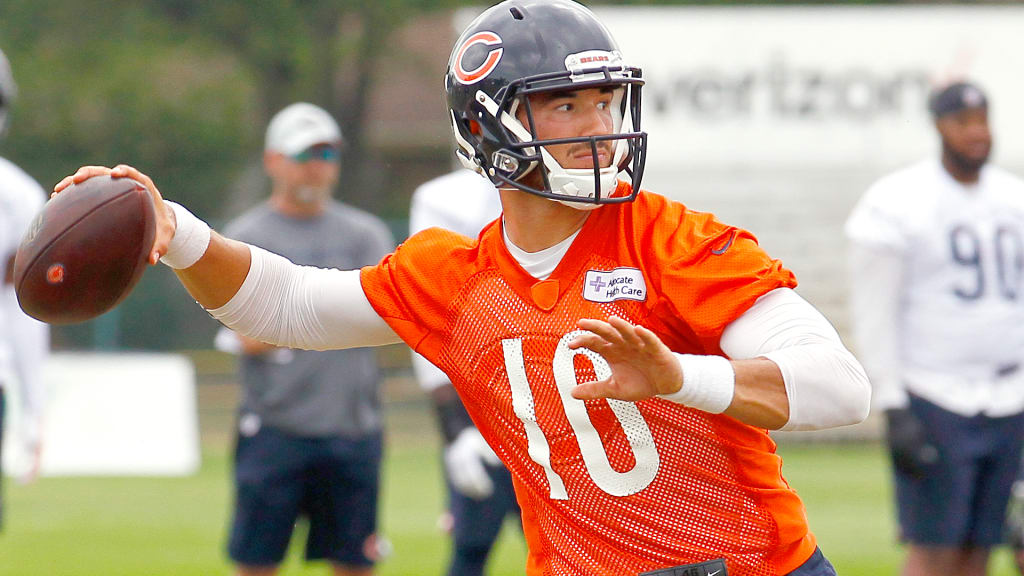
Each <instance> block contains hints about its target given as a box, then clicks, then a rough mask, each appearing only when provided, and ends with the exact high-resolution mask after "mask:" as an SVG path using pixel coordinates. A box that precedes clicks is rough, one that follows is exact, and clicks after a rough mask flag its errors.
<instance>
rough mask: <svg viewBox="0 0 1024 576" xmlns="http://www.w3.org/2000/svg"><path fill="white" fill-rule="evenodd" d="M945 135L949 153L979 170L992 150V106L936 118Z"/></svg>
mask: <svg viewBox="0 0 1024 576" xmlns="http://www.w3.org/2000/svg"><path fill="white" fill-rule="evenodd" d="M936 126H937V127H938V129H939V134H940V135H941V136H942V146H943V149H944V151H945V153H946V154H949V155H951V156H953V158H954V159H955V160H956V161H958V162H962V163H963V164H964V165H965V166H966V167H968V168H971V169H974V170H977V169H979V168H981V166H983V165H984V164H985V162H986V161H987V160H988V157H989V154H990V153H991V152H992V132H991V131H990V130H989V125H988V110H986V109H984V108H969V109H966V110H962V111H960V112H957V113H954V114H948V115H946V116H943V117H942V118H939V120H938V121H937V122H936Z"/></svg>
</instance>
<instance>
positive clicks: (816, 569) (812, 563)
mask: <svg viewBox="0 0 1024 576" xmlns="http://www.w3.org/2000/svg"><path fill="white" fill-rule="evenodd" d="M787 576H837V575H836V569H835V568H834V567H833V566H832V563H831V562H829V561H828V558H825V555H824V554H822V553H821V548H816V549H815V550H814V554H811V557H810V558H808V559H807V562H804V563H803V564H801V565H800V567H799V568H797V569H796V570H793V571H792V572H790V573H789V574H787Z"/></svg>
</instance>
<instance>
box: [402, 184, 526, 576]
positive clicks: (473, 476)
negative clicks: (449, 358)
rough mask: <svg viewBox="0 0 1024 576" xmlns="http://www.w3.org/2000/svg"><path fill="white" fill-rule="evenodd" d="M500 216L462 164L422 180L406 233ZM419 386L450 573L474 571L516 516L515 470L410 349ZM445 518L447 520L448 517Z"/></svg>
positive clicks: (492, 192)
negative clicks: (443, 491)
mask: <svg viewBox="0 0 1024 576" xmlns="http://www.w3.org/2000/svg"><path fill="white" fill-rule="evenodd" d="M500 216H501V201H500V199H499V197H498V191H497V189H495V188H494V185H493V184H491V182H490V180H488V179H486V178H484V177H483V176H481V175H479V174H477V173H475V172H472V171H470V170H466V169H462V168H459V169H456V170H455V171H453V172H450V173H448V174H445V175H443V176H439V177H437V178H434V179H433V180H430V181H428V182H424V183H423V184H422V185H420V186H419V187H417V188H416V190H415V191H414V192H413V195H412V203H411V207H410V209H409V235H410V236H411V235H413V234H416V233H417V232H420V231H421V230H425V229H427V228H432V227H435V226H437V227H440V228H446V229H448V230H452V231H455V232H458V233H460V234H463V235H465V236H469V237H471V238H476V237H477V235H478V234H479V233H480V230H481V229H482V228H483V227H484V225H486V224H488V223H489V222H491V221H493V220H494V219H495V218H498V217H500ZM412 367H413V371H414V373H415V375H416V380H417V381H418V382H419V384H420V387H422V388H423V390H424V391H426V392H428V393H429V394H430V398H431V401H432V403H433V405H434V409H435V411H436V414H437V420H438V426H439V427H440V429H441V435H442V438H443V440H444V449H443V462H444V471H445V484H446V486H447V489H448V511H449V515H450V516H447V519H448V520H450V522H451V524H450V526H446V528H450V533H451V537H452V556H451V560H450V562H449V564H448V571H447V575H448V576H479V575H482V574H483V573H484V566H485V565H486V563H487V557H488V555H489V554H490V552H491V548H492V547H493V546H494V542H495V541H496V540H497V538H498V534H499V533H500V532H501V527H502V525H503V524H504V521H505V518H506V517H508V516H515V518H516V519H517V520H518V518H519V505H518V504H517V502H516V495H515V491H514V489H513V487H512V476H511V475H510V474H509V472H508V470H507V469H506V468H505V467H504V466H503V465H502V464H501V461H500V460H499V459H498V456H497V455H496V454H495V453H494V451H493V450H491V448H490V446H488V445H487V442H485V441H484V438H483V436H482V435H481V434H480V432H479V431H478V430H477V429H476V427H475V426H474V425H473V421H472V420H470V418H469V414H467V413H466V408H465V407H464V406H463V405H462V401H461V400H459V396H458V394H457V393H456V392H455V387H454V386H452V383H451V380H449V379H448V376H447V375H445V373H444V372H442V371H441V370H440V369H439V368H437V367H436V366H434V365H433V364H431V363H430V361H429V360H427V359H426V358H424V357H423V356H420V355H419V354H417V353H415V352H413V353H412ZM445 524H447V522H445Z"/></svg>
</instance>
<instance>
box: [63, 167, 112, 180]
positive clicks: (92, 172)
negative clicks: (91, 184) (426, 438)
mask: <svg viewBox="0 0 1024 576" xmlns="http://www.w3.org/2000/svg"><path fill="white" fill-rule="evenodd" d="M107 174H110V168H107V167H106V166H82V167H81V168H79V169H78V170H76V171H75V173H74V174H73V175H72V176H71V179H72V181H74V183H75V184H81V183H82V182H85V181H86V180H88V179H89V178H92V177H93V176H106V175H107Z"/></svg>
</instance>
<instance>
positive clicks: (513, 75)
mask: <svg viewBox="0 0 1024 576" xmlns="http://www.w3.org/2000/svg"><path fill="white" fill-rule="evenodd" d="M608 86H610V87H612V88H614V89H615V90H614V92H613V101H612V111H613V116H614V127H613V130H612V133H610V134H607V135H598V136H581V137H577V138H560V139H557V140H538V139H537V138H536V137H535V132H534V131H533V129H532V127H533V126H534V121H533V114H532V112H531V111H530V108H529V106H530V103H529V99H528V98H527V96H529V95H531V94H537V93H543V92H564V91H567V90H580V89H584V88H597V87H608ZM642 86H643V79H642V77H641V71H640V69H639V68H637V67H633V66H628V65H627V64H626V63H625V62H624V61H623V59H622V54H621V53H620V52H619V48H618V45H617V43H616V42H615V39H614V38H612V36H611V34H610V33H609V32H608V30H607V29H606V28H605V27H604V25H603V24H602V23H601V22H600V21H599V20H598V19H597V17H596V16H594V14H593V13H592V12H591V11H590V10H588V9H587V8H585V7H583V6H581V5H580V4H577V3H576V2H572V1H570V0H508V1H506V2H502V3H501V4H498V5H496V6H493V7H491V8H490V9H488V10H487V11H485V12H484V13H483V14H481V15H480V16H479V17H477V18H476V20H474V21H473V22H472V23H471V24H470V25H469V27H467V28H466V30H465V32H463V33H462V36H461V37H460V38H459V40H458V42H456V43H455V48H454V49H453V50H452V54H451V57H450V59H449V61H448V72H447V74H446V75H445V90H446V92H447V96H448V108H449V112H450V114H451V122H452V128H453V130H454V132H455V139H456V141H457V142H458V144H459V147H458V149H457V150H456V153H457V154H458V156H459V158H460V160H461V161H462V163H463V164H464V165H465V166H466V167H467V168H470V169H473V170H476V171H478V172H480V173H482V174H484V175H485V176H487V177H488V178H490V179H491V181H492V182H493V183H494V184H495V185H497V186H499V187H506V188H507V187H514V188H518V189H520V190H525V191H527V192H530V193H533V194H537V195H540V196H544V197H546V198H550V199H552V200H557V201H560V202H563V203H566V204H569V205H571V206H574V207H577V208H594V207H596V206H597V205H599V204H605V203H613V202H628V201H632V200H633V199H634V198H635V197H636V191H637V190H639V188H640V179H641V177H642V175H643V169H644V159H645V156H646V150H647V134H646V133H645V132H642V131H641V130H640V92H641V87H642ZM520 107H525V108H524V109H523V110H522V111H523V112H524V115H525V117H526V118H527V120H528V121H527V122H525V123H524V122H520V121H519V120H518V119H517V116H516V113H517V112H518V111H520ZM600 141H611V142H612V147H611V148H612V162H611V165H610V166H607V167H601V166H600V165H599V163H598V142H600ZM580 142H583V143H588V144H589V145H590V148H591V150H592V151H593V155H594V164H593V166H594V168H586V169H568V168H563V167H562V166H561V165H559V163H558V162H557V161H556V160H555V159H554V158H553V157H552V156H551V155H550V154H549V153H548V151H547V150H546V149H545V147H546V146H550V145H555V144H569V143H580ZM533 170H540V171H541V172H540V173H541V175H542V181H543V188H537V187H532V186H529V185H527V184H525V183H523V181H522V178H523V177H524V176H526V175H527V174H529V173H531V172H532V171H533ZM623 172H625V173H627V174H628V175H629V178H630V181H631V183H632V185H633V192H632V194H630V195H629V196H615V195H614V192H615V190H616V185H617V180H618V179H619V176H620V174H622V173H623Z"/></svg>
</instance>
